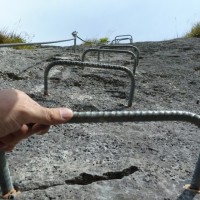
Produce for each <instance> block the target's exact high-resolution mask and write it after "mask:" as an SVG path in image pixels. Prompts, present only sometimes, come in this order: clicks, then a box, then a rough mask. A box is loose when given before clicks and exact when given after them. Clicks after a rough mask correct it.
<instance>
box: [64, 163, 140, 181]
mask: <svg viewBox="0 0 200 200" xmlns="http://www.w3.org/2000/svg"><path fill="white" fill-rule="evenodd" d="M138 170H139V168H138V167H136V166H131V167H129V168H126V169H123V170H122V171H116V172H106V173H103V175H102V176H99V175H92V174H87V173H81V174H80V175H79V176H77V177H75V178H73V179H70V180H66V181H65V183H66V184H68V185H88V184H91V183H93V182H97V181H103V180H112V179H122V178H123V177H124V176H129V175H131V174H133V173H134V172H136V171H138Z"/></svg>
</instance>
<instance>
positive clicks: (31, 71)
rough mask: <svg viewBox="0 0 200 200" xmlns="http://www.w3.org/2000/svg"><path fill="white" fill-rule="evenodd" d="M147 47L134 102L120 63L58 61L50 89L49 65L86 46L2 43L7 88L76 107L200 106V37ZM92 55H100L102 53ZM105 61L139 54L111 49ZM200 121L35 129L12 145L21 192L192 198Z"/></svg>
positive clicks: (40, 199) (106, 199)
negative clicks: (104, 65) (101, 65)
mask: <svg viewBox="0 0 200 200" xmlns="http://www.w3.org/2000/svg"><path fill="white" fill-rule="evenodd" d="M134 45H136V46H137V47H138V48H139V49H140V61H139V66H138V67H137V70H136V75H135V80H136V88H135V97H134V103H133V106H132V107H131V108H127V101H128V96H129V87H130V82H129V78H128V76H127V75H126V74H125V73H123V72H119V71H115V70H103V69H91V68H85V69H84V70H82V69H81V68H80V67H73V68H72V67H71V68H67V67H64V66H56V67H55V68H53V69H52V70H51V71H50V77H49V92H50V95H49V96H43V88H44V83H43V73H44V69H45V67H46V66H47V64H48V63H49V62H51V61H53V60H57V59H67V60H80V59H81V55H82V52H83V50H84V48H83V47H81V46H80V47H79V50H78V53H72V52H71V50H69V49H68V48H65V47H41V48H37V49H32V50H16V49H12V48H0V82H1V88H16V89H20V90H22V91H24V92H26V93H27V94H28V95H30V96H31V97H32V98H33V99H34V100H36V101H37V102H38V103H40V104H42V105H44V106H48V107H58V106H67V107H70V108H71V109H73V110H74V111H99V110H186V111H191V112H195V113H197V114H200V103H199V101H200V92H199V91H200V78H199V77H200V39H195V38H194V39H175V40H170V41H161V42H143V43H135V44H134ZM86 57H87V58H86V61H91V62H94V61H95V62H96V60H97V55H96V54H94V53H93V54H88V55H87V56H86ZM100 62H105V63H112V64H118V65H122V66H126V67H128V68H130V69H131V70H132V61H131V60H130V55H124V54H123V55H120V54H115V53H109V54H108V53H107V54H105V56H104V57H103V56H101V61H100ZM199 133H200V130H199V129H198V128H197V127H195V126H194V125H191V124H189V123H183V122H145V123H144V122H137V123H134V122H132V123H130V122H129V123H128V122H127V123H109V124H107V123H105V124H89V123H88V124H64V125H56V126H52V128H51V129H50V131H49V133H48V134H46V135H43V136H32V137H31V138H29V139H27V140H24V141H23V142H22V143H20V144H19V145H17V147H16V149H15V150H14V151H13V152H11V153H9V154H8V161H9V164H10V171H11V175H12V178H13V181H14V183H15V184H16V185H17V186H18V187H19V188H20V190H21V192H22V193H21V194H20V195H19V196H18V198H17V199H20V200H25V199H29V200H31V199H37V200H52V199H56V200H58V199H74V200H75V199H81V200H84V199H85V200H86V199H87V200H94V199H95V200H96V199H97V200H111V199H113V200H133V199H137V200H140V199H141V200H144V199H149V200H186V199H187V200H190V199H191V200H192V199H195V200H196V199H200V195H198V194H194V193H192V192H190V191H187V190H184V189H183V186H184V185H185V184H187V183H190V180H191V177H192V174H193V171H194V167H195V163H196V161H197V159H198V155H199V152H200V149H199V144H200V136H199Z"/></svg>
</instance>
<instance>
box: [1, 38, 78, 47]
mask: <svg viewBox="0 0 200 200" xmlns="http://www.w3.org/2000/svg"><path fill="white" fill-rule="evenodd" d="M72 40H74V39H68V40H57V41H51V42H31V43H11V44H0V47H16V46H31V45H40V44H52V43H59V42H67V41H72Z"/></svg>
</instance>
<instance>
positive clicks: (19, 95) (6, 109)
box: [0, 89, 73, 151]
mask: <svg viewBox="0 0 200 200" xmlns="http://www.w3.org/2000/svg"><path fill="white" fill-rule="evenodd" d="M72 116H73V112H72V111H71V110H70V109H68V108H45V107H43V106H41V105H39V104H38V103H37V102H35V101H34V100H33V99H31V98H30V97H29V96H28V95H26V94H25V93H24V92H22V91H19V90H15V89H8V90H0V151H11V150H12V149H13V148H14V147H15V145H16V144H17V143H19V142H20V141H21V140H22V139H25V138H27V137H29V136H30V135H33V134H34V133H39V134H43V133H45V132H47V131H48V130H49V127H50V125H54V124H61V123H65V122H67V121H68V120H70V119H71V118H72Z"/></svg>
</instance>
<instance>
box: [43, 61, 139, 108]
mask: <svg viewBox="0 0 200 200" xmlns="http://www.w3.org/2000/svg"><path fill="white" fill-rule="evenodd" d="M56 65H64V66H68V67H70V66H80V67H90V68H102V69H115V70H120V71H124V72H126V73H127V74H128V75H129V77H130V79H131V87H130V94H129V101H128V106H129V107H131V106H132V102H133V97H134V91H135V79H134V76H133V73H132V72H131V71H130V70H129V69H128V68H126V67H122V66H118V65H109V64H99V63H88V62H79V61H54V62H51V63H50V64H49V65H48V66H47V67H46V68H45V71H44V95H48V74H49V71H50V69H51V68H52V67H54V66H56Z"/></svg>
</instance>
